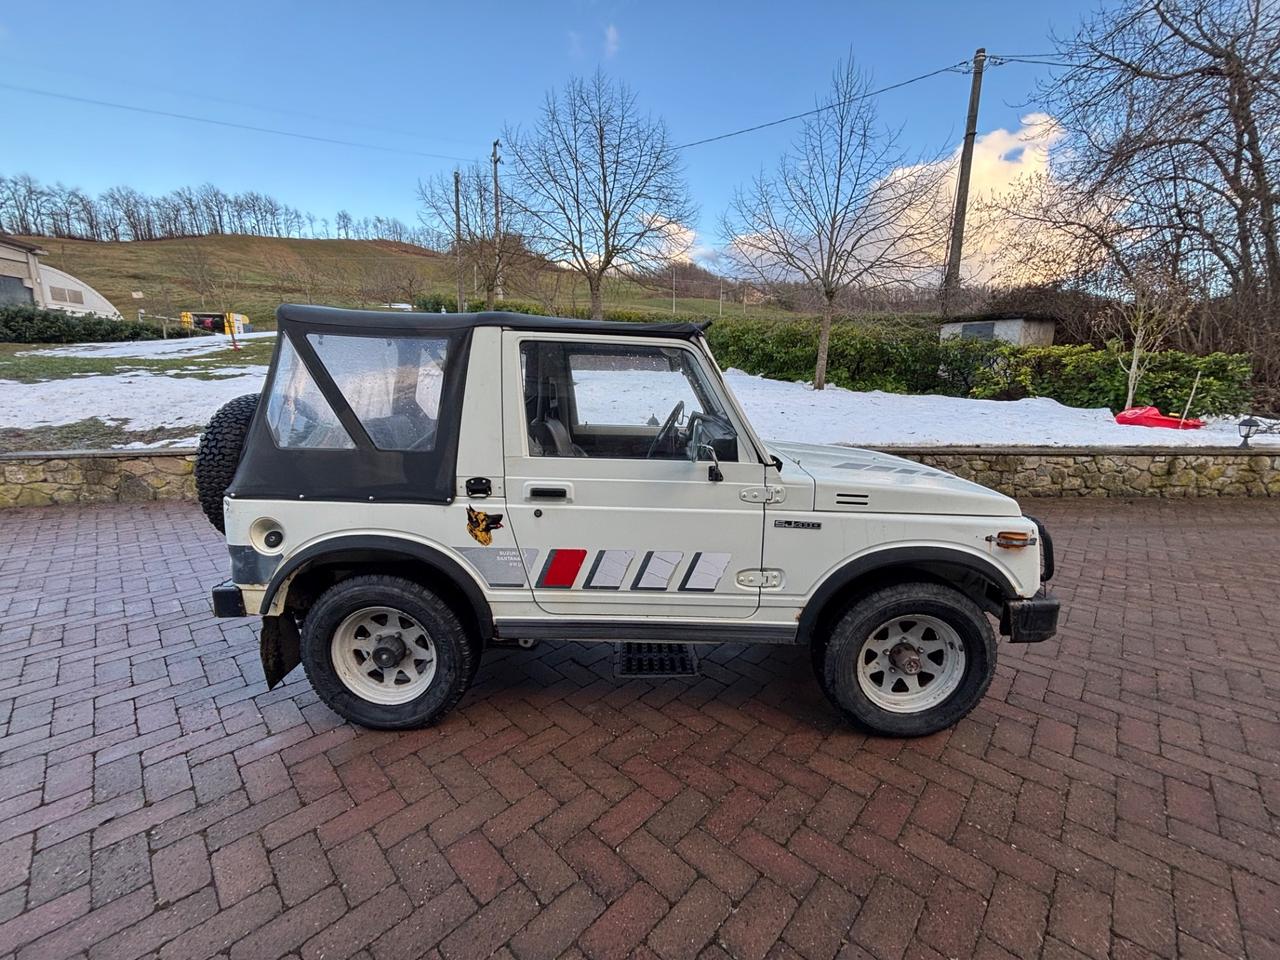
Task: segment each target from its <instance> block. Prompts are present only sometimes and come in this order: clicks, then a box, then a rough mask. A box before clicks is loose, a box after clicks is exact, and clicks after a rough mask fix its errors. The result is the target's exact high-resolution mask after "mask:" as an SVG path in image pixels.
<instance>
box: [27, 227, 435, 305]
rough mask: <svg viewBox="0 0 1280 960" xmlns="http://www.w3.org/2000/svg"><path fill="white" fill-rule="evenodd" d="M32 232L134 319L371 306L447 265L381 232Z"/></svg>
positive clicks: (427, 281) (53, 258)
mask: <svg viewBox="0 0 1280 960" xmlns="http://www.w3.org/2000/svg"><path fill="white" fill-rule="evenodd" d="M30 239H31V240H32V242H35V243H39V244H40V245H41V246H42V247H43V248H44V249H45V250H46V251H48V253H47V255H46V256H44V257H43V258H42V260H43V261H44V262H45V263H48V264H49V265H50V266H53V267H57V268H58V269H60V270H66V271H67V272H69V273H72V274H74V275H75V276H77V277H80V278H81V279H82V280H84V281H85V282H87V283H89V284H90V285H91V286H93V287H94V288H95V289H97V290H98V291H99V292H100V293H101V294H102V295H103V296H105V297H106V298H107V299H108V300H110V301H111V302H112V303H113V304H115V306H116V308H117V309H118V310H119V311H120V312H121V313H122V314H123V315H125V316H126V317H132V316H134V315H135V314H136V311H137V310H138V308H139V307H141V308H143V309H145V310H146V311H147V313H149V314H161V315H167V316H177V314H178V313H179V312H181V311H182V310H234V311H236V312H238V313H243V314H245V315H246V316H248V317H249V318H250V319H251V320H253V321H254V322H255V323H256V324H259V325H262V324H263V323H265V322H269V321H270V320H271V318H272V316H273V314H274V312H275V308H276V307H277V306H278V305H279V304H280V303H282V302H285V301H296V300H301V301H304V302H315V303H331V304H338V305H344V306H367V305H370V304H373V303H375V302H383V303H385V302H387V300H402V299H406V298H405V297H403V296H400V295H398V294H397V293H396V292H395V290H396V288H397V287H401V288H403V289H404V290H406V291H408V290H416V292H417V293H422V292H424V291H426V290H427V289H431V288H433V287H434V286H435V285H436V284H437V282H439V281H440V280H441V278H442V277H443V270H445V269H447V266H448V264H447V261H445V260H444V259H443V258H441V257H440V256H439V255H438V254H436V253H434V252H432V251H429V250H424V249H422V248H421V247H415V246H412V245H410V244H403V243H394V242H391V241H383V240H296V239H291V238H276V237H241V236H218V237H194V238H191V239H188V240H150V241H139V242H129V243H98V242H93V241H86V240H54V239H49V238H44V237H34V238H30ZM133 291H141V292H142V295H143V296H142V299H140V300H137V299H134V298H133V296H132V293H133ZM384 294H385V295H384Z"/></svg>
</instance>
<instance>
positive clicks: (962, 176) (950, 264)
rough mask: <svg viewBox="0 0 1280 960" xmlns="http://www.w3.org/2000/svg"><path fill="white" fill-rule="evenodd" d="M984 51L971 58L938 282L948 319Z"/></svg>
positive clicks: (956, 283)
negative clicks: (953, 199) (943, 272)
mask: <svg viewBox="0 0 1280 960" xmlns="http://www.w3.org/2000/svg"><path fill="white" fill-rule="evenodd" d="M986 61H987V50H986V48H985V47H979V48H978V49H977V52H975V53H974V55H973V85H972V86H971V87H970V88H969V116H968V118H967V119H966V120H965V125H964V146H963V147H962V148H961V150H960V173H959V176H958V177H957V178H956V209H955V213H954V215H953V219H952V221H951V242H950V243H949V244H948V256H947V272H946V275H945V276H944V277H943V279H942V315H943V316H950V314H951V306H952V299H953V298H954V296H955V293H956V290H957V288H958V287H959V286H960V257H961V255H962V254H963V252H964V215H965V209H966V208H967V207H968V205H969V172H970V169H971V168H972V167H973V141H974V138H975V137H976V136H977V134H978V100H979V98H980V97H981V96H982V67H983V64H985V63H986Z"/></svg>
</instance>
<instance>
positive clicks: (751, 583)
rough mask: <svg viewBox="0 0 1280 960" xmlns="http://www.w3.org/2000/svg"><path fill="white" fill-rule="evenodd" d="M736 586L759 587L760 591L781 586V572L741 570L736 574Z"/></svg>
mask: <svg viewBox="0 0 1280 960" xmlns="http://www.w3.org/2000/svg"><path fill="white" fill-rule="evenodd" d="M738 585H739V586H742V587H760V588H761V589H762V590H764V589H768V588H769V587H780V586H782V571H781V570H743V571H742V572H741V573H739V574H738Z"/></svg>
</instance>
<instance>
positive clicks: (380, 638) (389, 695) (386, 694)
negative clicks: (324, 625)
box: [330, 607, 436, 705]
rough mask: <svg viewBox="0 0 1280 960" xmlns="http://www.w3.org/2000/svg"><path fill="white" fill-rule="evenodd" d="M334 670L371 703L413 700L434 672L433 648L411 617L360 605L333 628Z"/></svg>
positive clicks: (429, 639)
mask: <svg viewBox="0 0 1280 960" xmlns="http://www.w3.org/2000/svg"><path fill="white" fill-rule="evenodd" d="M330 656H331V657H332V659H333V669H334V671H335V672H336V673H337V675H338V679H339V680H341V681H342V684H343V686H345V687H346V688H347V689H348V690H350V691H351V692H352V693H354V694H355V695H356V696H357V697H360V698H361V699H363V700H368V701H369V702H371V703H380V704H386V705H395V704H399V703H408V702H409V701H410V700H416V699H417V698H418V697H420V696H421V695H422V694H423V693H424V692H425V691H426V689H427V688H428V687H430V686H431V681H432V680H433V679H434V678H435V675H436V647H435V644H434V643H433V642H432V640H431V637H430V636H428V635H427V631H426V630H424V629H423V627H422V625H421V624H420V623H418V621H417V620H415V619H414V618H413V617H411V616H409V615H408V614H407V613H405V612H404V611H403V610H396V609H395V608H394V607H362V608H361V609H359V610H357V611H355V613H353V614H351V615H350V616H348V617H347V618H346V619H345V620H343V621H342V622H341V623H340V624H338V628H337V629H336V630H334V632H333V641H332V643H331V645H330Z"/></svg>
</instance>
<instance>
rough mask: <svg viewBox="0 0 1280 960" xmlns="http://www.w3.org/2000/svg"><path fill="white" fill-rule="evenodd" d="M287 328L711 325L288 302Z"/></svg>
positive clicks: (635, 329)
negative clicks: (363, 307) (352, 307)
mask: <svg viewBox="0 0 1280 960" xmlns="http://www.w3.org/2000/svg"><path fill="white" fill-rule="evenodd" d="M276 319H277V320H278V321H280V323H281V325H282V326H287V325H289V324H297V325H299V326H309V327H318V328H325V327H327V328H329V329H333V328H336V327H362V328H366V329H370V328H371V329H372V330H376V331H378V332H383V331H396V332H400V333H420V334H421V333H450V332H456V331H461V330H472V329H475V328H476V327H504V328H507V329H510V330H534V331H549V332H555V333H596V334H614V335H621V336H629V337H681V338H683V339H686V340H691V339H693V338H694V337H697V336H700V335H701V334H702V332H703V331H704V330H706V328H707V327H708V326H710V321H707V322H706V323H689V322H684V323H627V322H622V321H616V320H574V319H571V318H569V317H538V316H534V315H532V314H528V313H506V312H504V311H501V310H492V311H485V312H483V313H410V312H408V311H401V310H349V309H346V308H343V307H317V306H312V305H310V304H301V303H285V304H281V305H280V306H279V307H278V308H277V309H276Z"/></svg>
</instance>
